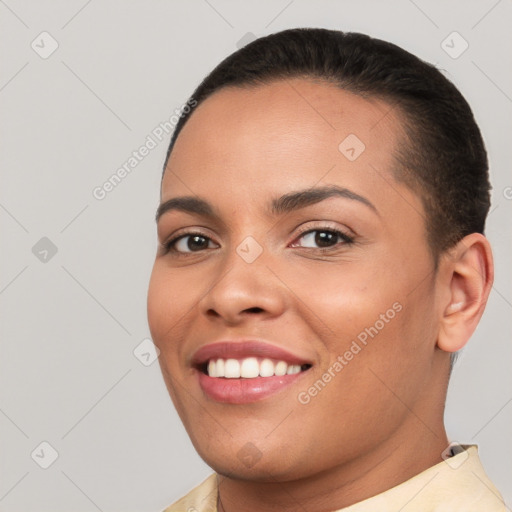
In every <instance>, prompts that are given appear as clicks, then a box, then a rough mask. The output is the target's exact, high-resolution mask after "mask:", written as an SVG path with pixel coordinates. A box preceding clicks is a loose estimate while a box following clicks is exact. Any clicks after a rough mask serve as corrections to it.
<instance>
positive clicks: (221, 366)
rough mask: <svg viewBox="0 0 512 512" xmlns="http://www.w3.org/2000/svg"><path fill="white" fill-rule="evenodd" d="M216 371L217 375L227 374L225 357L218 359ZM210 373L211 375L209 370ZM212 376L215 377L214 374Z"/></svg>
mask: <svg viewBox="0 0 512 512" xmlns="http://www.w3.org/2000/svg"><path fill="white" fill-rule="evenodd" d="M215 371H216V373H215V377H224V375H226V370H225V364H224V359H217V364H216V368H215ZM208 375H210V372H208ZM210 377H213V375H210Z"/></svg>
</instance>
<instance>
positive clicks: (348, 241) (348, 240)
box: [161, 227, 355, 257]
mask: <svg viewBox="0 0 512 512" xmlns="http://www.w3.org/2000/svg"><path fill="white" fill-rule="evenodd" d="M315 232H320V233H332V234H334V235H337V236H338V237H339V238H341V240H342V241H343V243H342V244H341V245H352V244H354V243H355V240H354V238H353V237H351V236H349V235H347V234H346V233H344V232H343V231H341V230H339V229H334V228H328V227H319V228H314V229H306V230H304V231H303V232H301V233H299V235H298V236H297V237H296V238H295V239H294V241H295V240H300V239H301V238H303V237H304V236H306V235H308V234H310V233H315ZM192 236H200V237H202V238H205V239H207V240H208V241H209V242H211V241H213V240H212V239H211V238H210V237H209V236H207V235H205V234H204V233H201V232H199V231H188V232H185V233H181V234H179V235H177V236H175V237H173V238H172V239H171V240H168V241H167V242H164V243H162V244H161V246H162V249H163V250H164V254H167V253H170V252H173V253H174V254H175V255H176V256H178V257H179V256H185V255H187V254H192V252H195V251H191V252H179V251H176V249H175V248H174V246H175V244H176V243H177V242H178V241H179V240H181V239H183V238H187V237H192ZM339 245H340V243H339V242H338V243H337V244H335V245H333V246H331V247H317V248H312V247H305V249H313V250H316V251H321V252H326V251H332V250H334V249H336V248H338V247H339ZM295 247H300V246H295ZM197 252H203V251H197Z"/></svg>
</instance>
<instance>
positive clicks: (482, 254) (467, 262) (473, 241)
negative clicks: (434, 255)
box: [437, 233, 494, 352]
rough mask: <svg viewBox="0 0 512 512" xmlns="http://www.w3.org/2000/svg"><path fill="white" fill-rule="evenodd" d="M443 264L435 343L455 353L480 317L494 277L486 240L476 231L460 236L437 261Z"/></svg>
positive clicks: (489, 250)
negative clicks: (439, 320)
mask: <svg viewBox="0 0 512 512" xmlns="http://www.w3.org/2000/svg"><path fill="white" fill-rule="evenodd" d="M440 265H442V266H443V269H442V272H440V273H439V275H440V276H441V277H440V279H441V283H439V284H440V286H441V287H442V288H443V289H442V293H441V294H440V295H439V296H440V297H442V298H443V299H442V303H441V304H440V306H441V314H442V318H441V323H440V329H439V336H438V340H437V346H438V347H439V348H440V349H441V350H444V351H445V352H456V351H457V350H460V349H461V348H462V347H463V346H464V345H466V343H467V342H468V341H469V338H470V337H471V335H472V334H473V332H474V331H475V329H476V326H477V325H478V322H479V321H480V318H481V317H482V314H483V312H484V309H485V305H486V303H487V299H488V297H489V293H490V291H491V287H492V283H493V280H494V264H493V259H492V251H491V246H490V244H489V241H488V240H487V238H485V236H483V235H481V234H479V233H472V234H471V235H468V236H466V237H464V238H463V239H462V240H461V241H460V242H459V243H458V244H457V245H456V246H455V247H454V248H453V249H450V250H449V251H448V252H447V253H446V254H445V255H444V256H443V257H442V260H441V262H440Z"/></svg>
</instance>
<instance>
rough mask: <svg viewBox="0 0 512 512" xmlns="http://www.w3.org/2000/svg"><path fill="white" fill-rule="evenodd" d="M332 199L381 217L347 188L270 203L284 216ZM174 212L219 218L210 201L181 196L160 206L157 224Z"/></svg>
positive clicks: (299, 193)
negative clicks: (337, 198)
mask: <svg viewBox="0 0 512 512" xmlns="http://www.w3.org/2000/svg"><path fill="white" fill-rule="evenodd" d="M331 197H342V198H344V199H349V200H352V201H358V202H359V203H361V204H363V205H365V206H367V207H368V208H369V209H371V210H372V211H373V212H374V213H376V214H377V215H379V212H378V210H377V208H376V207H375V206H374V205H373V204H372V203H371V202H370V201H369V200H368V199H366V197H363V196H361V195H359V194H356V193H355V192H352V191H351V190H349V189H347V188H344V187H338V186H335V185H328V186H325V187H315V188H308V189H305V190H299V191H296V192H290V193H288V194H285V195H283V196H281V197H279V198H277V199H273V200H272V201H271V203H270V211H271V212H272V213H273V214H275V215H282V214H284V213H290V212H292V211H295V210H300V209H301V208H305V207H306V206H311V205H313V204H317V203H320V202H321V201H324V200H325V199H329V198H331ZM173 210H177V211H182V212H185V213H192V214H197V215H202V216H203V217H212V218H213V217H216V216H217V215H216V214H215V212H214V209H213V207H212V206H211V204H210V203H209V202H208V201H205V200H204V199H201V198H199V197H194V196H181V197H173V198H172V199H168V200H167V201H164V202H163V203H161V204H160V205H159V206H158V208H157V211H156V216H155V220H156V222H158V220H159V219H160V217H161V216H162V215H164V213H167V212H169V211H173Z"/></svg>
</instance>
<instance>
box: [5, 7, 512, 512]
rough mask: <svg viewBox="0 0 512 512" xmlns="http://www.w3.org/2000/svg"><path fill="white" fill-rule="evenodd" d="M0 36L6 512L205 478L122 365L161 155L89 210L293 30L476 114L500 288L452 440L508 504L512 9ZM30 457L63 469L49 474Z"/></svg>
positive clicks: (20, 20) (37, 12)
mask: <svg viewBox="0 0 512 512" xmlns="http://www.w3.org/2000/svg"><path fill="white" fill-rule="evenodd" d="M0 16H1V21H0V41H1V50H0V51H1V65H2V66H1V69H2V73H1V78H0V104H1V119H2V122H1V125H0V130H1V133H0V141H1V148H2V151H1V165H0V169H1V173H2V185H1V189H0V223H1V230H2V251H1V261H0V265H1V266H0V269H1V274H0V303H1V308H2V315H1V332H0V342H1V357H0V435H1V437H0V439H1V446H0V450H1V452H0V453H1V457H0V510H2V511H9V512H16V511H22V510H23V511H26V512H30V511H53V512H59V511H62V512H63V511H67V510H75V511H95V510H102V511H140V512H142V511H147V512H150V511H158V510H161V509H162V508H163V507H165V506H167V505H169V504H170V503H171V502H173V501H174V500H175V499H177V498H178V497H180V496H181V495H183V494H184V493H185V492H186V491H188V490H189V489H190V488H191V487H192V486H193V485H195V484H197V483H198V482H199V481H200V480H201V479H202V478H203V477H205V476H206V475H207V474H209V473H210V469H209V468H208V467H207V466H206V465H205V464H204V463H203V462H202V461H201V460H200V459H199V457H198V456H197V455H196V453H195V452H194V450H193V448H192V445H191V444H190V442H189V440H188V438H187V435H186V433H185V432H184V429H183V427H182V426H181V424H180V421H179V419H178V417H177V415H176V413H175V412H174V410H173V407H172V404H171V401H170V399H169V398H168V395H167V392H166V390H165V387H164V384H163V381H162V378H161V376H160V372H159V367H158V363H157V362H155V363H154V364H151V365H149V366H145V364H143V362H145V360H144V358H143V357H141V358H140V359H143V362H141V360H140V359H138V358H136V357H135V355H134V353H133V351H134V349H135V348H136V347H137V346H138V345H139V344H140V343H141V342H142V341H143V340H144V339H145V338H148V337H149V330H148V326H147V320H146V290H147V283H148V278H149V275H150V271H151V266H152V260H153V256H154V253H155V249H156V233H155V226H154V221H153V216H154V212H155V209H156V206H157V204H158V198H159V180H160V172H161V165H162V163H163V159H164V154H165V151H166V145H167V141H168V139H169V137H166V139H165V142H162V143H160V144H159V145H158V146H157V147H156V148H155V149H153V150H152V151H151V153H150V154H149V155H148V156H147V157H146V158H144V160H142V161H141V162H140V163H139V164H138V166H137V167H136V168H135V169H133V171H132V172H131V173H130V174H129V175H128V176H127V177H126V178H125V179H124V180H123V181H122V182H121V183H120V184H119V185H118V186H117V187H116V188H115V189H114V190H113V191H112V192H110V193H109V194H108V195H107V196H106V198H105V199H103V200H102V201H99V200H97V199H95V198H94V197H93V195H92V191H93V189H94V187H96V186H101V184H102V183H103V182H105V181H106V180H107V179H108V178H109V177H110V176H111V175H112V174H113V173H114V172H115V171H116V169H118V168H119V167H120V166H121V165H122V164H123V163H125V162H126V161H127V159H128V158H129V157H130V156H131V153H132V151H134V150H136V149H137V148H139V147H140V146H141V145H142V144H143V143H144V142H145V140H146V137H147V136H148V135H149V134H151V132H152V131H153V130H154V129H155V127H157V126H158V125H159V124H160V123H161V122H162V121H165V120H166V119H168V118H169V116H170V115H171V114H172V112H173V111H174V109H175V108H178V107H180V106H181V105H182V104H183V103H184V102H185V101H186V99H187V97H188V95H189V94H191V92H192V90H193V88H194V87H195V86H196V85H197V83H198V82H199V80H200V79H201V78H202V77H203V75H204V74H206V73H207V72H208V71H209V70H210V69H211V68H212V67H213V66H214V65H216V64H217V63H218V62H219V61H220V60H221V59H222V58H223V57H225V56H226V55H227V54H229V53H231V52H233V51H234V50H236V48H237V44H238V42H239V41H240V40H242V39H244V38H245V40H247V39H248V38H250V36H247V33H248V32H251V33H254V34H255V35H256V36H260V35H264V34H267V33H270V32H274V31H278V30H281V29H284V28H289V27H297V26H313V27H315V26H316V27H327V28H336V29H342V30H351V31H361V32H366V33H369V34H371V35H373V36H376V37H380V38H383V39H387V40H389V41H392V42H395V43H397V44H399V45H401V46H403V47H405V48H406V49H408V50H409V51H411V52H413V53H415V54H417V55H418V56H420V57H422V58H424V59H426V60H428V61H430V62H433V63H436V64H437V66H438V67H440V68H442V69H443V70H445V71H446V74H447V75H448V77H449V78H450V79H452V80H453V81H454V82H455V83H456V84H457V85H458V86H459V88H460V89H461V90H462V92H463V94H464V95H465V96H466V97H467V99H468V101H469V102H470V104H471V105H472V107H473V109H474V112H475V115H476V117H477V120H478V122H479V124H480V126H481V129H482V131H483V133H484V136H485V139H486V143H487V146H488V150H489V154H490V161H491V174H492V181H493V184H494V192H493V206H492V213H491V214H490V217H489V224H488V236H489V238H490V240H491V242H492V243H493V246H494V251H495V259H496V267H497V279H496V283H495V286H494V289H493V291H492V293H491V297H490V302H489V305H488V308H487V311H486V314H485V316H484V319H483V321H482V322H481V324H480V326H479V328H478V331H477V333H476V334H475V336H474V337H473V339H472V341H471V343H470V344H469V346H468V347H467V349H466V350H464V351H463V353H462V356H461V358H460V359H459V361H458V363H457V365H456V369H455V371H454V375H453V378H452V382H451V386H450V391H449V398H448V403H447V415H446V422H447V428H448V433H449V436H450V438H451V439H452V440H455V441H459V442H470V443H477V444H479V446H480V453H481V457H482V459H483V462H484V465H485V466H486V469H487V472H488V474H489V475H490V477H491V479H492V480H493V481H494V482H495V484H496V485H497V486H498V488H500V490H501V491H502V492H503V494H504V496H505V500H506V502H507V503H508V504H509V505H510V504H511V503H512V436H511V435H510V432H511V428H510V427H511V425H512V403H511V401H512V372H510V363H511V361H512V357H511V356H512V344H511V339H512V337H511V334H512V332H511V331H512V328H511V321H510V319H511V316H512V305H511V301H512V294H511V289H512V288H511V267H512V266H511V265H510V253H511V250H510V238H511V232H512V229H511V223H510V218H511V208H512V201H511V200H510V198H511V197H512V189H511V188H510V187H511V186H512V177H511V174H510V165H511V162H512V154H511V148H512V144H511V143H510V135H511V133H512V132H511V124H512V116H511V114H512V99H511V96H512V70H511V53H512V32H511V31H510V26H511V25H512V2H511V1H510V0H501V1H496V0H481V1H467V0H464V1H462V0H460V1H452V2H445V1H440V0H439V1H426V0H415V1H414V2H413V1H412V0H396V1H387V2H382V1H381V2H378V1H368V0H366V1H361V0H354V1H315V2H312V1H310V2H306V1H300V0H295V1H293V0H292V1H290V0H280V1H274V2H271V1H263V2H262V1H258V2H256V1H245V2H235V1H226V0H224V1H222V0H209V1H207V0H194V1H188V2H185V1H181V2H176V1H174V2H171V1H167V2H164V1H161V0H160V1H159V0H152V1H131V2H127V1H124V2H122V1H121V0H118V1H111V0H109V1H103V2H100V1H98V0H92V1H91V0H89V1H84V0H72V1H70V0H67V1H42V2H39V1H32V2H27V1H21V0H6V1H0ZM43 31H47V32H48V33H50V34H51V36H52V37H53V38H54V39H55V40H56V41H57V42H58V45H59V47H58V48H57V50H56V51H55V52H54V53H53V54H52V55H51V56H49V57H48V58H45V59H44V58H42V57H41V56H40V55H39V54H38V53H36V51H34V50H33V49H32V47H31V43H32V41H34V40H35V44H37V45H39V50H40V51H43V50H44V51H48V50H49V49H50V48H51V41H50V40H49V39H44V37H47V36H42V37H43V39H41V37H40V36H39V34H40V33H41V32H43ZM453 31H457V32H458V33H459V34H460V35H461V36H462V37H463V38H464V39H465V40H466V41H467V42H468V43H469V48H468V49H467V50H466V51H465V52H464V53H462V54H461V55H460V56H458V58H452V57H451V56H450V55H448V54H447V53H446V52H445V51H444V49H443V48H442V46H441V44H442V41H443V40H445V39H446V38H447V36H448V35H449V34H451V33H452V32H453ZM456 37H457V36H456ZM447 41H448V44H449V45H450V46H452V47H453V48H452V49H451V50H450V51H452V53H453V52H455V53H458V52H459V51H460V50H461V49H462V46H461V45H462V44H463V41H462V40H460V39H455V40H454V39H453V37H452V39H448V40H447ZM445 46H446V43H445ZM43 237H47V238H48V239H49V240H51V242H52V243H53V244H54V245H55V246H56V248H57V253H56V254H54V255H52V252H51V247H49V246H48V242H47V241H42V242H39V245H38V246H36V249H34V252H36V254H34V252H33V249H32V248H33V247H34V246H35V245H36V244H37V243H38V241H39V240H40V239H41V238H43ZM41 244H42V245H41ZM45 250H47V251H49V252H48V253H45V252H44V251H45ZM41 258H42V259H43V260H44V258H46V261H41ZM144 357H145V358H146V359H148V357H149V356H144ZM43 441H46V442H48V443H50V445H51V446H52V447H53V448H54V449H55V450H56V451H57V452H58V458H57V460H56V461H55V462H54V463H53V464H52V465H51V466H50V467H49V468H48V469H42V468H41V467H40V464H44V463H45V462H46V463H48V462H51V450H50V449H49V448H48V447H46V448H45V446H44V445H43V447H40V446H39V445H40V443H41V442H43ZM34 450H36V452H35V455H34V456H33V457H31V453H32V452H33V451H34ZM41 450H42V451H41Z"/></svg>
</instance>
